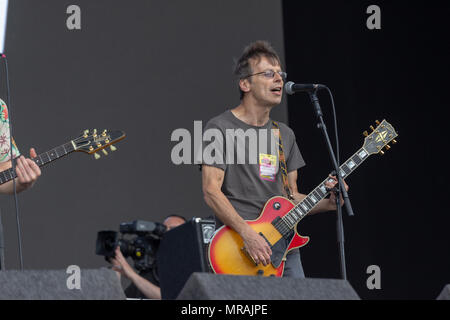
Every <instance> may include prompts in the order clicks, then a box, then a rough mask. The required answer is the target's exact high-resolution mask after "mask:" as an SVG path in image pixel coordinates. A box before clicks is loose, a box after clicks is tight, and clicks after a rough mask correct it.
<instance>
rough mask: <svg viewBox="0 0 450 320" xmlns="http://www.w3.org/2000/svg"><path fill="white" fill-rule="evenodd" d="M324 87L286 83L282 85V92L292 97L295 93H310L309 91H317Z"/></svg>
mask: <svg viewBox="0 0 450 320" xmlns="http://www.w3.org/2000/svg"><path fill="white" fill-rule="evenodd" d="M325 87H326V86H325V85H323V84H315V83H306V84H303V83H294V82H292V81H289V82H286V84H285V85H284V91H285V92H286V93H287V94H289V95H292V94H294V93H296V92H310V91H315V90H318V89H323V88H325Z"/></svg>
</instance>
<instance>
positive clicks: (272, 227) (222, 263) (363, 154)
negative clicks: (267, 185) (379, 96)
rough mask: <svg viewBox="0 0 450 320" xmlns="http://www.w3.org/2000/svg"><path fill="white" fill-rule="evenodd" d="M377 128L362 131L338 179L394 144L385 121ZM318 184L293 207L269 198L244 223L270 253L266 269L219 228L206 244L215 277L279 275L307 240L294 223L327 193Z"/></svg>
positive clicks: (231, 234)
mask: <svg viewBox="0 0 450 320" xmlns="http://www.w3.org/2000/svg"><path fill="white" fill-rule="evenodd" d="M376 124H377V127H376V128H374V127H373V126H370V127H371V129H372V133H370V134H369V133H368V132H367V131H365V132H364V135H365V136H366V138H365V139H364V145H363V146H362V148H361V149H359V150H358V151H357V152H356V153H355V154H354V155H353V156H351V157H350V158H349V159H348V160H347V161H346V162H345V163H344V164H342V165H341V166H340V168H339V169H340V170H339V171H340V172H339V174H340V175H341V177H342V178H346V177H348V176H349V175H350V174H351V173H352V172H353V170H355V169H356V168H357V167H358V166H359V165H360V164H361V163H363V162H364V161H365V160H366V159H367V158H368V157H369V156H370V155H372V154H377V153H380V154H384V150H383V148H385V150H389V149H390V146H389V143H390V142H392V143H394V144H395V143H396V140H395V138H396V137H397V133H396V132H395V130H394V128H393V127H392V126H391V125H390V124H389V123H388V122H387V121H386V120H383V121H382V122H381V123H380V122H379V121H376ZM328 179H329V178H327V179H325V180H324V181H323V182H322V183H321V184H319V185H318V186H317V187H316V188H315V189H314V190H313V191H312V192H311V193H309V194H308V195H307V196H306V197H305V199H303V200H302V201H301V202H300V203H298V204H297V205H295V204H294V203H292V202H291V201H289V200H288V199H286V198H284V197H273V198H271V199H269V200H268V201H267V202H266V204H265V205H264V208H263V209H262V212H261V214H260V216H259V217H258V218H257V219H256V220H252V221H247V223H248V224H249V225H250V226H251V227H252V228H253V229H254V230H255V231H256V232H257V233H259V234H260V235H261V236H262V237H263V238H264V239H265V240H266V241H267V242H268V244H269V245H270V247H271V250H272V255H271V263H270V264H269V265H267V266H263V265H262V264H258V265H256V264H255V262H254V261H253V260H252V258H251V257H250V256H249V254H248V253H247V251H246V250H245V248H244V243H243V240H242V238H241V237H240V236H239V234H237V233H236V232H235V231H234V230H233V229H231V228H230V227H228V226H222V227H221V228H219V229H218V230H217V231H216V232H215V234H214V235H213V237H212V239H211V241H210V244H209V251H208V253H209V254H208V256H209V262H210V265H211V268H212V270H213V271H214V272H215V273H219V274H236V275H263V276H277V277H281V276H282V275H283V270H284V263H285V257H286V254H287V253H288V252H289V251H290V250H293V249H295V248H299V247H302V246H304V245H306V244H307V243H308V241H309V237H303V236H301V235H299V234H298V233H297V224H298V222H300V220H301V219H303V218H304V217H305V216H306V215H307V214H308V213H309V212H310V211H311V209H312V208H314V207H315V206H316V205H317V203H318V202H319V201H320V200H322V199H323V198H325V197H326V196H327V195H328V194H329V191H328V190H327V189H326V187H325V183H326V182H327V181H328Z"/></svg>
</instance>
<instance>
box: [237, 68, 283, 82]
mask: <svg viewBox="0 0 450 320" xmlns="http://www.w3.org/2000/svg"><path fill="white" fill-rule="evenodd" d="M275 73H278V75H279V76H280V77H281V79H283V81H285V80H286V79H287V73H286V72H284V71H273V70H266V71H263V72H258V73H254V74H249V75H248V76H245V77H244V78H243V79H245V78H250V77H253V76H257V75H258V74H262V75H264V77H266V78H273V77H275Z"/></svg>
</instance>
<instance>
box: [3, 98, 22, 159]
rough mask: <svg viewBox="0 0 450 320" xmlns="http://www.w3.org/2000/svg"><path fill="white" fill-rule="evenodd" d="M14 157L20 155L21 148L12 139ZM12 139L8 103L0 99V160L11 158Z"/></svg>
mask: <svg viewBox="0 0 450 320" xmlns="http://www.w3.org/2000/svg"><path fill="white" fill-rule="evenodd" d="M12 141H13V143H12V148H13V150H12V151H13V157H14V158H16V157H18V156H20V152H19V149H18V148H17V146H16V144H15V143H14V139H12ZM10 142H11V139H10V135H9V117H8V108H7V106H6V103H5V102H4V101H3V100H1V99H0V162H6V161H9V160H10V159H11V149H10V145H11V143H10Z"/></svg>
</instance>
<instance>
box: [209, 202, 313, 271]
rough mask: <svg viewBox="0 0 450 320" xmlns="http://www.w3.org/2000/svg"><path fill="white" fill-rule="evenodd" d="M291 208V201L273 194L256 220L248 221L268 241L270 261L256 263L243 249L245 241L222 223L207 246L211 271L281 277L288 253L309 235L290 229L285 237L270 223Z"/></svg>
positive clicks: (300, 245)
mask: <svg viewBox="0 0 450 320" xmlns="http://www.w3.org/2000/svg"><path fill="white" fill-rule="evenodd" d="M293 207H294V204H293V203H292V202H291V201H289V200H288V199H286V198H283V197H273V198H271V199H269V200H268V201H267V202H266V204H265V205H264V208H263V210H262V212H261V214H260V216H259V217H258V218H257V219H256V220H252V221H247V223H248V224H249V225H250V227H252V228H253V230H255V231H256V232H257V233H260V234H262V235H263V237H264V238H265V239H266V240H267V241H268V242H269V243H270V245H271V249H272V256H271V261H272V262H271V264H269V265H267V266H263V265H262V264H261V263H260V264H258V265H255V263H254V262H253V261H252V259H251V258H250V257H249V256H248V254H247V253H246V251H245V250H243V247H244V242H243V240H242V238H241V237H240V236H239V234H238V233H237V232H235V231H234V230H232V229H231V228H230V227H228V226H222V227H221V228H219V229H218V230H217V231H216V233H215V234H214V236H213V238H212V239H211V242H210V245H209V251H208V254H209V261H210V265H211V267H212V269H213V271H214V272H215V273H219V274H236V275H263V276H276V277H281V276H282V275H283V270H284V264H285V258H286V254H287V252H288V251H290V250H292V249H295V248H299V247H302V246H304V245H306V244H307V243H308V241H309V237H302V236H300V235H299V234H298V233H297V230H292V232H291V233H290V234H289V235H288V236H285V237H283V236H282V235H281V233H280V232H278V230H277V229H276V228H275V227H274V226H273V225H272V221H274V220H275V219H277V217H283V216H284V215H285V214H287V213H288V212H289V211H290V210H291V209H292V208H293ZM295 229H296V228H295Z"/></svg>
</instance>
